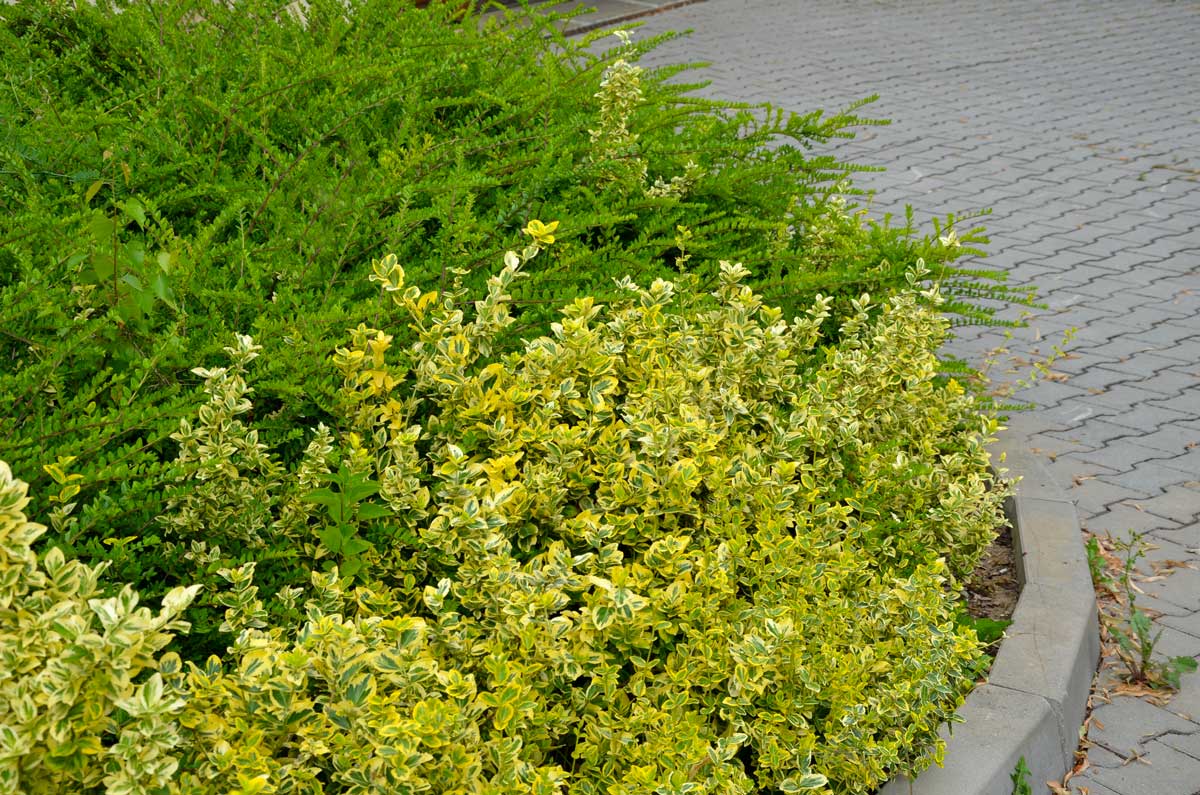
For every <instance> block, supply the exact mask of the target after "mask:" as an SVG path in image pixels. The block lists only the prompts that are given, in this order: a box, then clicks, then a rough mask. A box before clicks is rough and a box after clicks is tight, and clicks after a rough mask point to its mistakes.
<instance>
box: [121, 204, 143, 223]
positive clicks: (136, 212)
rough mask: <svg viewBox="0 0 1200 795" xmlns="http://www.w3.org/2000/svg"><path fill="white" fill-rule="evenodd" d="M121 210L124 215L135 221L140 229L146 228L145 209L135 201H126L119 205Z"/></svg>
mask: <svg viewBox="0 0 1200 795" xmlns="http://www.w3.org/2000/svg"><path fill="white" fill-rule="evenodd" d="M121 209H122V210H124V211H125V214H126V215H128V216H129V217H130V218H132V219H133V220H134V221H137V225H138V226H139V227H141V228H142V229H145V228H146V208H145V207H143V206H142V203H141V202H140V201H138V200H137V199H126V200H125V201H124V202H122V203H121Z"/></svg>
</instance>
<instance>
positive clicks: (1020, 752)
mask: <svg viewBox="0 0 1200 795" xmlns="http://www.w3.org/2000/svg"><path fill="white" fill-rule="evenodd" d="M1021 419H1022V418H1021V417H1015V418H1013V419H1012V420H1011V421H1010V422H1009V428H1008V430H1007V431H1005V432H1004V433H1002V434H1001V435H1000V439H999V441H997V442H996V444H994V445H993V446H992V458H993V461H994V462H996V464H995V465H996V466H997V468H1000V469H1002V470H1003V469H1007V473H1006V476H1007V477H1008V478H1009V479H1015V478H1018V477H1019V478H1021V481H1020V482H1019V483H1018V484H1017V486H1016V490H1015V491H1016V493H1015V494H1014V496H1013V497H1011V498H1010V499H1009V500H1008V501H1007V502H1006V504H1005V511H1006V513H1007V514H1008V518H1009V520H1010V521H1011V522H1012V526H1013V550H1014V553H1015V555H1014V557H1015V558H1016V561H1017V578H1018V580H1019V581H1020V582H1021V585H1022V589H1021V596H1020V598H1019V599H1018V601H1017V607H1016V610H1015V611H1014V613H1013V622H1012V625H1011V626H1010V627H1009V628H1008V631H1007V633H1005V634H1006V637H1005V640H1004V642H1003V643H1002V644H1001V646H1000V652H999V654H997V655H996V660H995V662H994V663H993V664H992V670H991V673H990V675H989V677H988V681H987V683H986V684H983V685H980V686H979V687H977V688H975V690H974V691H972V692H971V694H970V695H969V696H967V700H966V701H965V702H964V703H963V705H962V707H960V708H959V710H958V715H959V717H960V718H962V719H963V722H962V723H960V724H957V725H956V726H955V727H954V731H953V734H952V735H951V734H950V732H949V731H948V730H947V727H945V726H943V727H942V736H943V737H945V738H946V739H947V743H946V758H945V765H944V767H941V768H937V767H935V768H930V769H929V770H926V771H925V772H924V773H922V774H921V775H919V776H917V778H916V779H915V780H912V781H910V780H908V779H906V778H899V779H896V780H893V781H890V782H888V784H887V785H886V786H884V787H883V788H882V789H881V790H880V792H879V795H1012V792H1013V782H1012V779H1011V778H1010V777H1011V775H1012V773H1013V770H1014V769H1015V768H1016V766H1017V760H1019V759H1020V758H1021V757H1022V756H1023V757H1025V763H1026V765H1028V767H1029V771H1030V775H1029V783H1030V784H1031V785H1032V786H1033V788H1034V790H1035V791H1039V789H1038V788H1039V787H1042V786H1044V785H1043V782H1046V781H1052V780H1061V779H1062V777H1063V776H1064V775H1065V773H1066V771H1067V770H1069V769H1070V768H1071V766H1072V764H1073V763H1074V753H1075V749H1076V748H1077V747H1078V746H1079V727H1080V725H1081V724H1082V723H1083V718H1084V715H1085V713H1086V710H1087V700H1088V694H1089V693H1090V692H1091V686H1092V677H1093V675H1094V674H1095V672H1096V665H1097V663H1098V661H1099V654H1100V628H1099V619H1098V617H1097V613H1096V595H1095V592H1094V591H1093V590H1092V578H1091V574H1090V572H1089V571H1088V565H1087V555H1086V553H1085V551H1084V546H1083V540H1082V536H1081V534H1080V528H1079V519H1078V516H1077V515H1076V513H1075V506H1074V504H1073V503H1072V502H1071V501H1070V500H1069V499H1067V496H1066V494H1065V493H1064V492H1063V491H1062V489H1060V488H1059V487H1058V486H1056V485H1055V484H1054V480H1053V479H1052V478H1051V477H1050V475H1049V473H1047V472H1046V469H1045V468H1044V467H1043V466H1042V464H1041V463H1040V462H1039V461H1038V460H1037V458H1036V457H1035V456H1034V455H1033V454H1032V453H1030V452H1029V449H1028V446H1027V444H1026V440H1027V439H1028V437H1029V435H1030V434H1029V433H1028V432H1026V431H1024V430H1022V422H1021Z"/></svg>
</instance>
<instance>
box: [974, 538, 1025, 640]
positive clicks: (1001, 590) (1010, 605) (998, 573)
mask: <svg viewBox="0 0 1200 795" xmlns="http://www.w3.org/2000/svg"><path fill="white" fill-rule="evenodd" d="M1014 564H1015V561H1014V559H1013V545H1012V531H1011V530H1009V529H1008V528H1007V527H1006V528H1003V529H1002V530H1001V531H1000V533H999V535H997V536H996V538H995V540H993V541H992V543H991V544H990V545H988V548H987V549H986V550H984V553H983V556H982V557H981V558H980V559H979V565H978V566H976V567H975V571H974V572H972V574H971V577H970V578H969V579H968V580H967V582H966V585H965V586H964V588H963V598H964V599H965V600H966V603H967V612H968V613H970V615H971V616H972V617H973V618H989V619H992V620H993V621H1008V620H1009V619H1011V618H1012V614H1013V611H1014V610H1015V609H1016V607H1017V599H1018V598H1020V596H1021V586H1020V583H1018V582H1017V572H1016V566H1015V565H1014ZM1002 640H1003V638H1000V639H997V640H996V641H995V642H994V643H992V644H991V645H990V646H988V647H987V649H986V651H987V654H988V655H989V656H991V657H995V656H996V653H997V652H998V651H999V650H1000V643H1001V641H1002Z"/></svg>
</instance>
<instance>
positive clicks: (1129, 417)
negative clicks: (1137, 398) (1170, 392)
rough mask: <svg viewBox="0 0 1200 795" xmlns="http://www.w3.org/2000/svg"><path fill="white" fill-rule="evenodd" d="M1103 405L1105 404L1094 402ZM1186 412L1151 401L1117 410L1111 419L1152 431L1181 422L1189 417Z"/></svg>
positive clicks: (1084, 399) (1083, 399)
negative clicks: (1127, 408) (1160, 405)
mask: <svg viewBox="0 0 1200 795" xmlns="http://www.w3.org/2000/svg"><path fill="white" fill-rule="evenodd" d="M1079 402H1080V403H1088V402H1089V398H1086V397H1085V398H1080V399H1079ZM1094 405H1099V406H1103V404H1094ZM1189 416H1190V415H1188V414H1187V413H1185V412H1182V411H1174V410H1172V409H1169V408H1162V407H1159V406H1156V405H1153V404H1150V403H1142V404H1141V405H1138V406H1134V407H1133V408H1131V409H1129V410H1128V411H1117V412H1114V413H1113V414H1111V415H1109V417H1108V419H1109V421H1111V422H1113V423H1115V424H1117V425H1125V426H1128V427H1130V428H1133V429H1135V430H1139V431H1144V432H1146V433H1150V432H1152V431H1156V430H1158V429H1159V428H1161V427H1162V426H1164V425H1170V424H1171V423H1175V422H1180V421H1182V420H1185V419H1187V418H1188V417H1189Z"/></svg>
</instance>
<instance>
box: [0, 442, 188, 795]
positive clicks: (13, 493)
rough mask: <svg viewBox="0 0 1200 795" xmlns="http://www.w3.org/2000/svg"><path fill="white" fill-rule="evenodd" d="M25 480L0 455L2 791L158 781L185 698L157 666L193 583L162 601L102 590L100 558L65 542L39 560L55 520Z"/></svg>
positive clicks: (48, 793) (37, 794)
mask: <svg viewBox="0 0 1200 795" xmlns="http://www.w3.org/2000/svg"><path fill="white" fill-rule="evenodd" d="M26 491H27V488H26V485H25V484H24V483H21V482H20V481H17V480H14V479H13V476H12V471H11V470H10V469H9V467H8V464H6V463H4V462H2V461H0V793H6V795H7V793H28V795H43V794H44V795H60V794H61V793H68V792H70V793H74V792H94V791H103V792H107V793H111V795H135V794H136V795H140V794H141V793H151V792H160V791H162V787H163V786H165V785H166V783H167V782H168V781H170V779H171V777H172V776H173V775H174V773H175V772H176V768H177V764H178V763H177V759H176V758H175V756H174V755H173V750H174V748H175V745H176V744H177V743H178V740H179V737H178V734H177V732H176V728H177V727H176V726H175V724H174V722H173V716H174V715H175V713H178V712H179V711H180V709H181V708H182V707H183V702H182V701H181V700H179V699H177V698H175V697H172V696H170V695H168V694H167V692H166V688H165V687H164V684H163V679H162V676H161V675H160V674H159V673H157V672H156V673H152V674H151V673H150V672H152V671H155V669H156V668H157V667H158V664H159V661H158V660H157V659H156V655H157V654H158V653H159V651H161V650H162V648H163V647H164V646H166V645H167V643H168V642H169V641H170V639H171V636H172V633H174V632H177V631H180V630H186V629H187V626H188V625H187V623H186V622H183V621H180V620H178V619H177V616H178V615H179V614H180V613H181V612H182V611H183V609H184V608H185V607H187V605H188V603H189V602H191V600H192V598H193V596H194V595H195V589H194V588H176V589H174V590H172V591H171V592H170V593H168V594H167V596H166V598H165V599H164V600H163V605H162V609H161V610H160V611H159V612H158V613H154V612H152V611H151V610H150V609H149V608H146V607H138V595H137V593H135V592H134V590H133V589H132V588H130V587H129V586H126V587H125V588H123V589H121V590H120V592H119V593H118V594H117V595H116V596H112V597H107V598H105V597H104V596H103V595H102V594H101V588H100V584H99V581H100V575H101V573H102V571H103V569H104V566H102V565H101V566H96V567H94V568H89V567H88V566H84V565H82V564H80V563H79V562H78V561H74V560H70V561H68V560H65V559H64V557H63V554H62V552H60V551H59V550H57V549H51V550H50V551H48V552H47V553H46V554H45V555H44V556H43V557H42V559H41V560H39V559H38V557H37V556H36V555H35V554H34V552H33V551H32V549H31V545H32V544H33V543H34V541H36V540H37V538H38V537H39V536H40V535H41V534H42V533H43V532H45V529H46V528H45V527H43V526H42V525H39V524H35V523H33V522H30V521H29V520H28V519H27V517H26V516H25V513H24V509H25V506H26V505H27V504H28V502H29V498H28V496H26ZM170 665H171V656H170V655H168V664H167V667H168V668H169V667H170ZM147 674H148V677H147ZM135 681H136V682H139V683H136V684H135Z"/></svg>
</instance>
